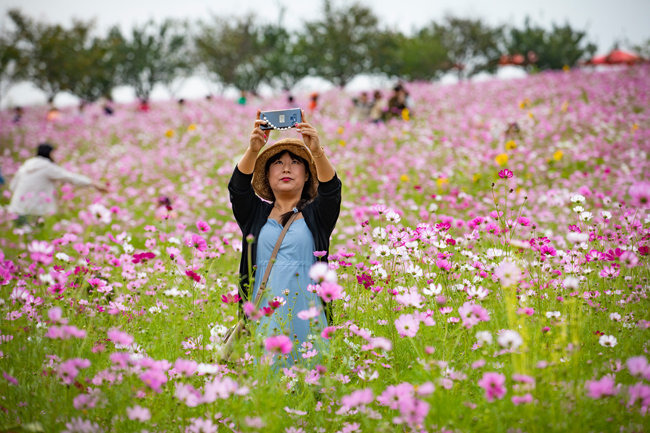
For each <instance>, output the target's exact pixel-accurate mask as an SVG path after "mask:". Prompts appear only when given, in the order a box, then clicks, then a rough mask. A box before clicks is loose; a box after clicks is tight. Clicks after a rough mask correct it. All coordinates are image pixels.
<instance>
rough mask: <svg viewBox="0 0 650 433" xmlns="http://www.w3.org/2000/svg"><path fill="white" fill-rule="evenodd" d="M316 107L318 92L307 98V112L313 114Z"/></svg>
mask: <svg viewBox="0 0 650 433" xmlns="http://www.w3.org/2000/svg"><path fill="white" fill-rule="evenodd" d="M317 106H318V92H314V93H312V94H311V96H310V97H309V111H310V112H312V113H313V112H314V111H316V107H317Z"/></svg>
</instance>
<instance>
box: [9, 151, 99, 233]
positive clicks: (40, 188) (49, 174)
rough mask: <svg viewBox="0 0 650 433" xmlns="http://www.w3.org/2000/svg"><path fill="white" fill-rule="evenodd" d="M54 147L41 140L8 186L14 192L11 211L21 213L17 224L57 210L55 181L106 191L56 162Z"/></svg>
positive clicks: (10, 205)
mask: <svg viewBox="0 0 650 433" xmlns="http://www.w3.org/2000/svg"><path fill="white" fill-rule="evenodd" d="M53 151H54V147H53V146H52V145H51V144H49V143H41V144H39V145H38V148H37V149H36V156H35V157H33V158H30V159H28V160H27V161H25V162H24V163H23V165H22V166H21V167H20V168H19V169H18V171H17V172H16V174H15V175H14V177H13V178H12V179H11V183H10V185H9V189H10V190H11V191H12V193H13V194H12V196H11V202H10V203H9V208H8V210H9V212H11V213H14V214H16V215H18V221H17V224H18V225H23V224H25V223H26V222H28V218H29V217H31V216H37V217H39V216H46V215H52V214H54V213H56V211H57V204H56V195H55V194H56V182H70V183H72V184H74V185H78V186H93V187H94V188H95V189H97V190H98V191H100V192H106V191H107V190H106V188H105V187H104V186H102V185H101V184H99V183H97V182H94V181H92V180H91V179H90V178H89V177H87V176H84V175H82V174H76V173H72V172H70V171H68V170H66V169H65V168H63V167H60V166H58V165H56V164H55V163H54V160H53V159H52V152H53Z"/></svg>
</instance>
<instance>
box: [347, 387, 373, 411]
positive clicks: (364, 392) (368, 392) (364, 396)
mask: <svg viewBox="0 0 650 433" xmlns="http://www.w3.org/2000/svg"><path fill="white" fill-rule="evenodd" d="M374 399H375V396H374V395H373V393H372V389H370V388H365V389H359V390H357V391H354V392H353V393H352V394H350V395H344V396H343V397H341V406H342V408H346V409H348V410H349V409H352V408H354V407H357V406H365V405H368V404H370V403H372V402H373V400H374Z"/></svg>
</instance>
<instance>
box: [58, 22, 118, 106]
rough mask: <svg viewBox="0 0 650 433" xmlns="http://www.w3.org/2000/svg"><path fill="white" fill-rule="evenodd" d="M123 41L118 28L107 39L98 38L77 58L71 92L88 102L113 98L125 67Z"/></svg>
mask: <svg viewBox="0 0 650 433" xmlns="http://www.w3.org/2000/svg"><path fill="white" fill-rule="evenodd" d="M124 44H125V41H124V38H123V36H122V34H121V32H120V30H119V28H118V27H113V28H111V29H110V30H109V32H108V35H107V36H106V37H104V38H100V37H95V38H93V39H92V41H91V42H90V44H89V45H88V46H87V47H85V48H84V49H83V51H82V52H81V53H79V55H78V56H76V57H75V59H71V61H72V62H73V63H74V71H73V73H74V74H75V76H74V80H72V83H71V85H70V91H71V92H72V93H74V94H75V95H76V96H78V97H79V98H80V99H82V100H84V101H88V102H92V101H95V100H97V99H99V98H101V97H109V98H110V97H111V92H112V90H113V88H115V87H116V86H118V85H119V84H121V81H120V76H119V70H120V68H121V67H122V65H124V61H125V49H124Z"/></svg>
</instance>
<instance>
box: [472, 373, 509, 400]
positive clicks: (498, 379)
mask: <svg viewBox="0 0 650 433" xmlns="http://www.w3.org/2000/svg"><path fill="white" fill-rule="evenodd" d="M505 383H506V377H505V376H504V375H503V374H501V373H494V372H489V373H483V377H482V378H481V380H479V381H478V385H479V386H480V387H481V388H483V389H484V390H485V398H486V399H487V401H490V402H491V401H494V399H495V398H498V399H501V398H503V396H504V395H506V387H505Z"/></svg>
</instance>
